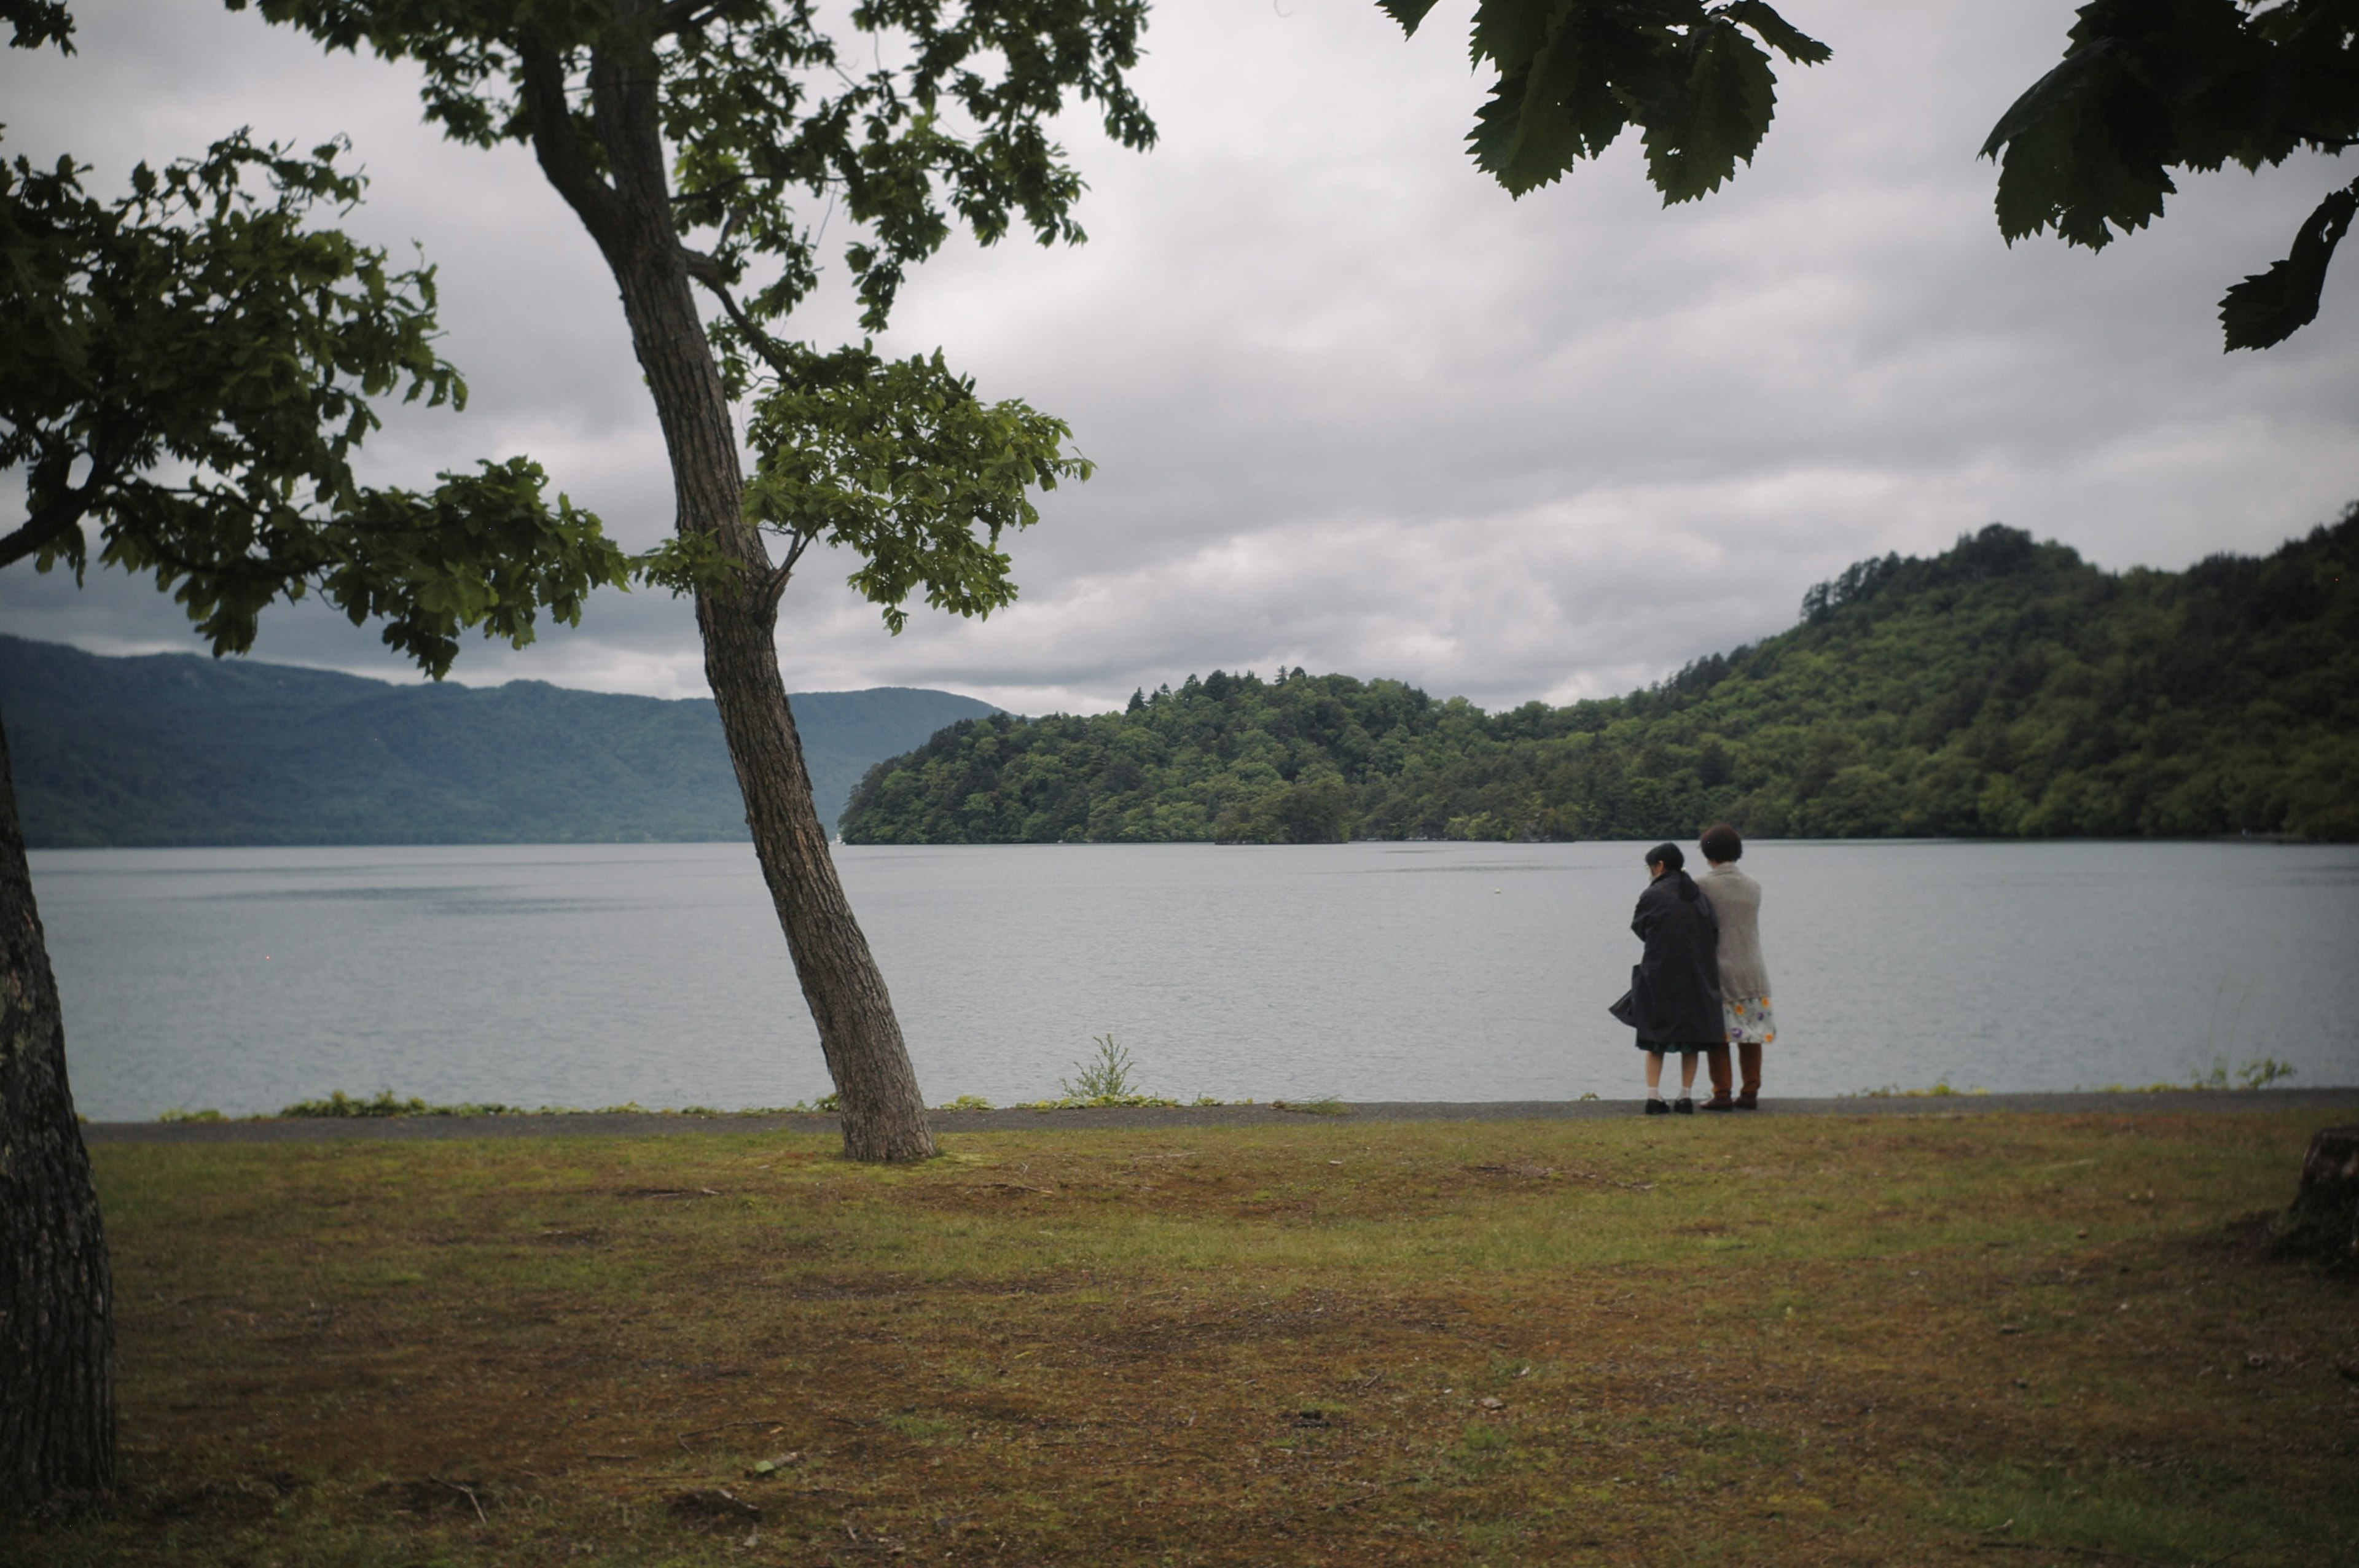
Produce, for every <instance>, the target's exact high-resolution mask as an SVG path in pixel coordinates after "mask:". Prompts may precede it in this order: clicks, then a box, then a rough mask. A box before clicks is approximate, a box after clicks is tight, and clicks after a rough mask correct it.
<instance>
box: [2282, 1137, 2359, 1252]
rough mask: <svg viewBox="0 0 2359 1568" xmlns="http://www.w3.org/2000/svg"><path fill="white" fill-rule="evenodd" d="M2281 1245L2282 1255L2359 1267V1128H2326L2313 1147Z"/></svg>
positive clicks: (2284, 1224) (2286, 1215) (2286, 1218)
mask: <svg viewBox="0 0 2359 1568" xmlns="http://www.w3.org/2000/svg"><path fill="white" fill-rule="evenodd" d="M2277 1248H2278V1249H2279V1250H2281V1251H2286V1252H2298V1253H2303V1254H2306V1255H2308V1256H2310V1257H2314V1258H2319V1259H2321V1260H2325V1261H2328V1262H2333V1263H2359V1126H2352V1127H2321V1128H2320V1129H2319V1130H2318V1135H2317V1136H2316V1137H2314V1138H2312V1139H2311V1140H2310V1152H2309V1153H2308V1154H2307V1155H2305V1156H2304V1157H2303V1159H2302V1162H2301V1185H2300V1186H2299V1188H2298V1189H2296V1191H2295V1193H2294V1199H2293V1204H2292V1206H2290V1207H2289V1208H2288V1209H2287V1210H2286V1211H2285V1213H2284V1214H2283V1215H2281V1216H2280V1217H2278V1219H2277Z"/></svg>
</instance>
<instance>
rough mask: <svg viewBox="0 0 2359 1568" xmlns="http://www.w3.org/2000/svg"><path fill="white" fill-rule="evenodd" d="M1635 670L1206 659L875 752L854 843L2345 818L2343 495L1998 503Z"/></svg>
mask: <svg viewBox="0 0 2359 1568" xmlns="http://www.w3.org/2000/svg"><path fill="white" fill-rule="evenodd" d="M1801 610H1802V615H1801V622H1800V624H1799V625H1797V626H1795V627H1793V628H1791V629H1790V630H1788V631H1786V632H1781V633H1778V634H1777V635H1776V636H1773V637H1769V638H1766V639H1764V640H1763V641H1762V642H1760V643H1756V644H1753V645H1751V646H1748V647H1740V648H1736V649H1733V650H1731V651H1729V652H1728V653H1726V654H1712V655H1711V656H1710V657H1708V658H1703V659H1699V660H1697V661H1696V662H1695V663H1693V664H1691V665H1689V666H1688V667H1687V668H1686V669H1684V670H1681V671H1680V673H1679V674H1678V675H1676V676H1672V677H1670V678H1669V679H1668V680H1666V681H1663V682H1662V683H1660V684H1659V685H1658V686H1656V687H1652V688H1650V689H1647V690H1645V691H1636V692H1632V693H1631V694H1629V695H1628V696H1626V697H1610V698H1606V699H1604V700H1602V701H1590V702H1576V703H1573V704H1571V706H1569V707H1564V708H1550V707H1549V706H1547V705H1546V704H1544V703H1538V702H1533V703H1527V704H1526V705H1524V706H1523V707H1521V708H1513V709H1510V710H1507V711H1505V712H1500V713H1485V712H1484V711H1483V710H1482V709H1480V708H1475V707H1474V706H1473V704H1471V703H1469V702H1467V701H1466V700H1465V699H1463V698H1462V697H1452V698H1451V699H1450V700H1448V701H1446V702H1436V701H1434V700H1433V699H1432V698H1430V697H1428V696H1427V695H1426V694H1425V693H1424V692H1422V691H1419V690H1418V689H1417V688H1416V687H1410V686H1407V685H1405V684H1403V683H1401V682H1399V681H1388V680H1375V681H1362V680H1357V679H1354V678H1353V677H1352V676H1343V675H1325V676H1312V675H1309V674H1307V673H1306V672H1304V671H1302V670H1300V669H1296V670H1291V671H1280V672H1279V673H1278V676H1277V679H1275V680H1263V679H1261V678H1260V677H1258V676H1254V675H1251V674H1246V675H1242V676H1239V675H1233V674H1229V673H1226V672H1223V671H1220V670H1215V671H1213V672H1212V675H1211V676H1208V677H1206V678H1204V679H1202V680H1199V679H1197V678H1196V677H1195V676H1189V677H1188V679H1187V680H1186V682H1185V683H1184V684H1182V685H1181V686H1180V688H1179V689H1178V690H1176V691H1174V690H1171V689H1169V688H1168V687H1167V688H1164V689H1161V690H1158V691H1157V692H1155V693H1154V694H1152V695H1151V696H1150V695H1148V694H1147V693H1145V692H1141V693H1139V694H1138V695H1136V696H1135V697H1132V698H1131V703H1130V708H1129V710H1128V711H1126V712H1124V713H1105V714H1098V715H1094V716H1091V717H1087V718H1083V717H1076V716H1071V715H1063V714H1054V715H1050V716H1049V717H1048V718H1044V719H1010V718H1006V717H1001V718H995V719H979V720H976V721H974V722H973V723H962V724H960V725H957V726H955V727H953V728H951V729H950V730H944V731H942V732H941V733H940V734H938V735H936V736H935V737H934V738H933V739H932V740H930V741H928V742H927V743H926V744H925V745H924V746H923V747H920V748H919V750H918V751H916V752H912V753H910V754H909V755H908V756H904V757H896V758H893V759H891V760H889V761H887V762H880V763H878V764H877V766H876V768H875V770H874V771H873V772H872V773H869V775H868V776H867V778H865V779H864V780H863V781H862V783H861V785H860V787H859V789H858V790H856V791H855V792H854V793H853V799H852V804H851V806H850V807H849V808H848V809H847V810H846V812H845V814H844V816H843V836H844V838H845V840H846V841H847V842H849V843H854V844H862V843H867V844H988V843H1019V842H1058V841H1063V842H1101V843H1103V842H1152V841H1157V840H1167V839H1190V838H1192V839H1212V840H1216V841H1227V842H1258V843H1266V842H1278V843H1319V842H1329V841H1333V840H1337V839H1343V838H1478V839H1506V840H1532V839H1568V838H1689V837H1690V836H1691V835H1693V834H1695V833H1696V832H1698V831H1699V830H1701V828H1702V827H1705V826H1706V825H1707V824H1710V823H1712V822H1713V821H1720V820H1724V821H1728V822H1733V823H1734V824H1735V825H1736V826H1737V827H1739V828H1741V829H1743V830H1744V831H1745V832H1747V833H1750V834H1755V835H1758V836H1760V837H1765V838H1885V837H1894V836H1908V837H1919V836H1925V837H1951V836H1957V837H1974V838H2069V837H2078V836H2103V837H2125V838H2127V837H2149V836H2151V837H2172V838H2180V837H2201V836H2208V835H2215V834H2240V833H2247V834H2267V835H2280V836H2286V837H2291V838H2312V839H2334V840H2341V841H2346V842H2347V841H2351V840H2354V839H2359V505H2354V506H2353V507H2352V508H2351V509H2350V510H2349V511H2347V512H2345V513H2344V514H2343V518H2342V520H2341V521H2339V522H2338V523H2336V524H2332V525H2331V526H2328V527H2321V528H2319V529H2317V530H2316V531H2314V532H2313V533H2311V534H2310V535H2309V536H2308V537H2306V538H2301V539H2297V540H2294V541H2292V542H2291V543H2289V544H2288V545H2286V546H2284V547H2282V548H2280V549H2278V550H2277V551H2276V552H2274V553H2273V554H2271V555H2269V556H2268V557H2266V558H2263V559H2258V560H2256V559H2251V558H2247V557H2238V556H2215V557H2212V558H2211V559H2209V560H2205V561H2199V562H2198V563H2196V564H2195V565H2194V566H2192V567H2190V568H2188V569H2187V570H2185V571H2183V572H2168V571H2149V570H2144V569H2138V570H2132V571H2127V572H2123V573H2119V574H2115V573H2113V572H2107V571H2104V570H2101V569H2099V568H2096V567H2093V566H2092V565H2090V564H2089V563H2088V562H2086V561H2084V560H2082V558H2081V557H2079V556H2078V555H2076V554H2075V553H2074V552H2073V551H2071V549H2069V548H2067V547H2066V546H2062V545H2058V544H2052V543H2050V544H2041V543H2038V542H2036V541H2035V540H2034V539H2033V538H2032V537H2031V535H2028V534H2027V533H2024V532H2022V531H2021V530H2019V529H2015V528H2007V527H2004V526H2001V525H1998V524H1993V525H1991V526H1990V527H1987V528H1985V529H1984V530H1982V531H1981V532H1980V533H1978V534H1974V535H1968V536H1966V537H1964V538H1962V539H1960V540H1959V541H1958V543H1957V545H1956V546H1955V547H1954V548H1952V549H1950V550H1948V551H1946V552H1944V553H1943V554H1941V555H1940V556H1938V557H1932V558H1930V559H1903V558H1902V557H1898V556H1886V557H1882V558H1881V559H1875V560H1867V561H1862V562H1860V563H1859V564H1858V565H1856V566H1854V567H1853V568H1850V569H1849V570H1848V571H1845V572H1844V573H1843V575H1842V576H1840V577H1838V578H1836V579H1833V580H1832V581H1830V582H1825V583H1821V584H1820V585H1819V586H1818V587H1817V588H1814V589H1811V590H1810V593H1809V594H1808V595H1807V596H1805V598H1804V599H1803V601H1802V606H1801Z"/></svg>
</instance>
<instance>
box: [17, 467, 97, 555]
mask: <svg viewBox="0 0 2359 1568" xmlns="http://www.w3.org/2000/svg"><path fill="white" fill-rule="evenodd" d="M91 501H92V487H91V486H90V485H87V484H85V485H83V486H82V487H81V488H80V489H79V490H70V491H68V492H66V493H65V494H63V495H61V496H60V497H58V498H57V499H56V500H55V501H52V502H50V503H49V504H48V505H47V506H44V507H42V508H41V509H40V510H39V511H38V512H36V513H34V514H32V515H31V516H30V517H27V519H25V522H24V524H23V525H22V526H21V527H19V528H17V529H16V532H15V533H13V534H9V535H6V536H5V537H0V567H12V566H15V565H16V563H17V562H18V561H21V560H23V559H24V558H25V557H27V556H29V555H32V554H33V553H34V552H36V551H38V550H39V549H40V548H41V546H44V545H49V544H53V543H55V542H56V541H57V540H59V539H60V538H62V537H64V535H65V534H66V532H67V531H68V530H69V529H71V528H72V527H73V526H74V525H75V524H78V523H80V522H81V521H82V518H83V517H84V516H86V515H88V514H89V512H90V503H91Z"/></svg>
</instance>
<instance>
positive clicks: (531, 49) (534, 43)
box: [516, 37, 622, 243]
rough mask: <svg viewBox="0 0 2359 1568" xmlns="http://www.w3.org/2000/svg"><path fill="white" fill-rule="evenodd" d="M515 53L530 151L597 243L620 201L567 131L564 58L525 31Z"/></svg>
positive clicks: (613, 224) (614, 220)
mask: <svg viewBox="0 0 2359 1568" xmlns="http://www.w3.org/2000/svg"><path fill="white" fill-rule="evenodd" d="M516 55H517V59H519V61H520V62H521V63H522V65H523V67H524V102H525V108H526V110H527V112H528V113H529V114H531V116H532V151H533V156H534V157H537V158H538V159H539V160H540V168H541V172H542V173H543V174H546V175H547V176H548V177H549V184H551V185H553V186H555V187H556V188H557V193H558V194H559V195H560V196H562V197H563V198H565V204H566V205H567V206H569V207H571V208H572V209H573V211H574V213H575V214H576V215H577V216H578V217H580V218H581V220H582V226H583V227H584V228H587V229H588V230H589V231H590V232H591V235H592V238H595V239H597V240H599V241H600V242H602V243H603V242H604V241H605V239H606V238H607V237H608V236H609V235H611V234H612V233H614V231H615V229H616V228H617V227H618V226H619V224H620V221H621V218H622V210H621V202H620V199H619V198H618V197H617V196H616V195H615V192H614V187H613V186H612V185H609V184H608V183H607V182H606V180H605V179H604V178H603V177H602V176H601V175H600V174H599V172H598V168H597V166H596V165H595V164H593V163H592V162H591V161H590V157H589V155H588V154H587V153H585V152H584V151H583V150H582V139H581V138H580V137H579V136H577V135H574V134H573V113H572V106H571V104H570V103H567V102H566V96H565V66H564V62H563V61H562V60H561V59H559V57H558V53H557V51H556V50H555V49H551V48H549V46H548V45H547V44H545V43H543V42H541V41H540V40H538V39H537V38H530V37H527V38H525V39H523V40H522V41H521V42H520V43H519V44H518V46H517V49H516Z"/></svg>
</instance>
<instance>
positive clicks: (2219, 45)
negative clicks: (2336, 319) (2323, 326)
mask: <svg viewBox="0 0 2359 1568" xmlns="http://www.w3.org/2000/svg"><path fill="white" fill-rule="evenodd" d="M2067 40H2068V41H2067V47H2066V49H2065V53H2064V59H2063V60H2062V61H2061V62H2060V63H2059V64H2058V65H2057V66H2056V68H2055V69H2054V70H2050V71H2049V73H2048V74H2047V75H2046V76H2043V77H2041V78H2040V79H2039V80H2038V81H2037V82H2034V83H2033V84H2032V86H2031V87H2030V89H2029V90H2028V91H2027V92H2025V93H2024V94H2023V96H2022V97H2020V98H2018V99H2017V100H2016V101H2015V103H2014V104H2013V105H2012V106H2011V107H2010V108H2009V109H2008V110H2007V112H2006V114H2004V115H2002V116H2000V118H1999V122H1998V124H1997V125H1995V127H1993V129H1992V131H1991V134H1990V137H1989V139H1988V140H1987V141H1985V142H1984V144H1983V156H1984V157H1991V158H1996V159H1997V160H1998V161H1999V179H1998V224H1999V232H2001V233H2003V234H2005V235H2006V239H2007V242H2008V243H2010V244H2012V243H2014V242H2015V241H2017V240H2018V239H2022V238H2025V237H2026V236H2028V235H2032V234H2037V233H2041V232H2046V231H2048V230H2050V229H2052V230H2054V231H2055V232H2056V233H2057V235H2058V236H2059V237H2060V238H2061V239H2062V240H2063V241H2064V242H2065V243H2068V244H2074V245H2085V246H2087V247H2088V248H2090V249H2091V250H2102V249H2103V248H2104V246H2105V245H2107V244H2108V243H2111V242H2112V241H2113V240H2114V238H2115V237H2116V235H2117V234H2128V233H2133V232H2136V231H2137V230H2139V229H2142V228H2144V227H2146V226H2147V224H2148V223H2150V222H2153V221H2154V220H2155V219H2157V218H2159V217H2161V216H2162V212H2163V203H2164V200H2165V198H2167V197H2169V196H2172V195H2175V194H2176V193H2177V192H2178V189H2179V187H2178V186H2177V185H2176V184H2175V183H2174V182H2173V181H2172V179H2171V170H2173V169H2192V170H2197V171H2210V170H2214V169H2218V168H2223V167H2224V166H2225V165H2227V164H2230V163H2234V164H2238V165H2240V166H2242V167H2243V168H2246V169H2253V170H2257V169H2261V168H2272V167H2275V166H2277V165H2278V164H2282V163H2284V162H2285V161H2286V160H2287V159H2288V158H2289V157H2292V156H2293V155H2294V154H2295V153H2297V152H2300V151H2303V150H2309V151H2313V152H2322V153H2328V154H2336V153H2341V152H2343V151H2344V150H2345V149H2347V148H2349V147H2350V146H2352V145H2353V144H2354V140H2359V0H2276V3H2275V4H2254V3H2240V0H2095V3H2094V4H2092V5H2083V6H2082V7H2081V9H2080V10H2079V12H2078V13H2077V14H2076V17H2075V20H2074V22H2073V25H2072V27H2071V31H2070V32H2069V33H2068V35H2067ZM2354 204H2359V180H2354V181H2353V182H2352V183H2351V184H2350V185H2349V186H2347V187H2345V188H2343V189H2341V190H2337V191H2333V192H2331V193H2329V194H2328V195H2327V196H2326V198H2325V199H2324V200H2321V202H2320V203H2319V205H2318V207H2317V209H2316V210H2315V211H2312V212H2311V214H2310V218H2309V219H2308V220H2307V221H2306V222H2304V223H2303V224H2302V227H2301V229H2300V230H2299V232H2298V233H2297V234H2296V236H2295V240H2294V243H2293V247H2292V250H2291V253H2290V254H2288V256H2287V257H2286V259H2285V260H2283V261H2280V262H2278V263H2277V264H2276V265H2273V266H2271V267H2270V268H2269V269H2268V270H2267V272H2265V273H2262V274H2258V275H2256V276H2252V277H2248V278H2246V279H2245V281H2244V282H2243V283H2240V284H2238V285H2236V286H2235V287H2233V288H2231V289H2230V290H2229V291H2228V293H2227V296H2226V297H2224V298H2223V299H2222V301H2221V308H2220V319H2221V322H2222V325H2223V328H2224V335H2225V341H2226V346H2227V347H2228V348H2230V349H2261V348H2267V347H2268V346H2270V345H2271V344H2273V343H2278V342H2282V341H2285V340H2286V339H2287V338H2288V337H2289V336H2291V335H2292V334H2293V333H2294V332H2296V331H2297V330H2299V329H2301V328H2302V327H2304V326H2307V325H2308V324H2309V323H2310V321H2312V320H2314V319H2316V318H2317V315H2318V308H2319V300H2320V296H2321V291H2322V290H2323V288H2324V287H2325V282H2326V269H2327V264H2328V263H2329V262H2330V261H2331V260H2332V258H2333V254H2334V247H2335V245H2336V244H2337V243H2339V242H2340V241H2341V239H2342V237H2343V233H2344V232H2345V231H2346V230H2348V228H2349V227H2350V224H2351V219H2352V212H2353V210H2354Z"/></svg>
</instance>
